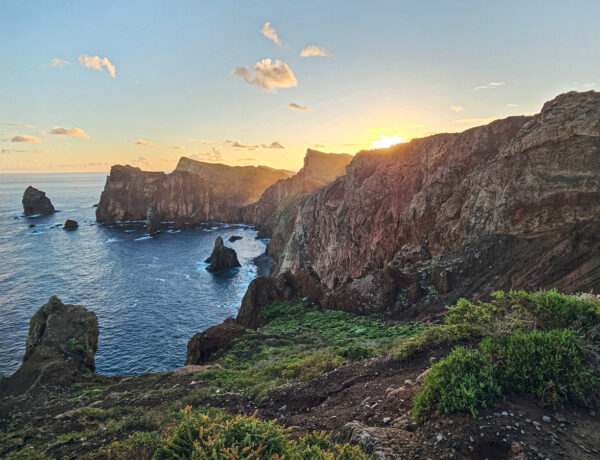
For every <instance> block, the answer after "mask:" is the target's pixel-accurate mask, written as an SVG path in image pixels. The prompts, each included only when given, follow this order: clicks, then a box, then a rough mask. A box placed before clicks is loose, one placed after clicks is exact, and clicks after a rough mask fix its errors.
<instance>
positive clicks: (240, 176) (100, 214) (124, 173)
mask: <svg viewBox="0 0 600 460" xmlns="http://www.w3.org/2000/svg"><path fill="white" fill-rule="evenodd" d="M292 174H293V173H292V172H290V171H284V170H278V169H272V168H268V167H265V166H258V167H255V166H244V167H241V166H236V167H233V166H226V165H220V164H211V163H203V162H200V161H195V160H191V159H189V158H186V157H182V158H181V159H180V160H179V164H178V165H177V168H176V169H175V170H174V171H173V172H172V173H170V174H165V173H162V172H148V171H142V170H141V169H139V168H134V167H132V166H121V165H116V166H113V167H112V168H111V171H110V175H109V176H108V178H107V180H106V185H105V187H104V191H103V192H102V196H101V198H100V202H99V203H98V208H97V209H96V219H97V220H98V221H100V222H113V221H127V220H143V219H146V214H147V211H148V208H149V207H150V206H151V205H152V203H153V201H154V202H155V203H156V210H157V214H158V216H159V217H160V220H162V221H176V222H177V223H178V225H183V224H186V223H189V224H198V223H201V222H208V221H224V220H226V219H227V217H228V215H229V213H230V211H231V209H232V208H234V207H239V206H243V205H246V204H248V203H252V202H254V201H256V200H258V198H259V197H260V195H261V194H262V192H264V190H265V189H266V188H267V187H269V186H270V185H272V184H273V183H275V182H277V181H278V180H280V179H285V178H287V177H289V176H291V175H292Z"/></svg>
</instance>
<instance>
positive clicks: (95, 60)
mask: <svg viewBox="0 0 600 460" xmlns="http://www.w3.org/2000/svg"><path fill="white" fill-rule="evenodd" d="M79 63H80V64H81V65H82V66H83V67H86V68H88V69H93V70H97V71H98V72H103V71H104V70H106V71H107V72H108V74H109V75H110V76H111V77H113V78H116V76H117V69H116V67H115V66H114V64H113V63H112V62H110V61H109V60H108V58H107V57H103V58H101V57H100V56H88V55H87V54H82V55H81V56H79Z"/></svg>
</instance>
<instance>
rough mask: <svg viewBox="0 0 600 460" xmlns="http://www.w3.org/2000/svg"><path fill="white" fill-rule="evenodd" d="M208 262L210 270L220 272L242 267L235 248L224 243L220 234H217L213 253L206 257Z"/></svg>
mask: <svg viewBox="0 0 600 460" xmlns="http://www.w3.org/2000/svg"><path fill="white" fill-rule="evenodd" d="M206 262H209V263H210V265H209V266H208V267H206V269H207V270H208V271H209V272H219V271H222V270H229V269H230V268H234V267H241V265H240V262H239V261H238V258H237V254H236V253H235V250H233V249H231V248H228V247H226V246H225V245H224V244H223V238H221V237H220V236H217V239H216V240H215V246H214V248H213V251H212V254H211V255H210V257H209V258H208V259H206Z"/></svg>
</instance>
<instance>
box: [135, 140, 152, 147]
mask: <svg viewBox="0 0 600 460" xmlns="http://www.w3.org/2000/svg"><path fill="white" fill-rule="evenodd" d="M135 144H136V145H143V146H144V147H149V146H151V145H153V143H152V142H150V141H144V140H142V139H138V140H137V141H135Z"/></svg>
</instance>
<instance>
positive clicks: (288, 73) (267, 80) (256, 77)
mask: <svg viewBox="0 0 600 460" xmlns="http://www.w3.org/2000/svg"><path fill="white" fill-rule="evenodd" d="M232 73H233V74H234V75H237V76H238V77H241V78H243V79H244V80H245V81H246V83H248V84H250V85H254V86H257V87H259V88H260V89H264V90H266V91H271V92H275V90H276V89H277V88H291V87H293V86H298V81H297V80H296V77H295V76H294V73H293V72H292V70H291V69H290V68H289V67H288V65H287V64H286V63H285V62H282V61H280V60H276V61H275V62H272V61H271V59H263V60H262V61H260V62H257V63H256V64H254V68H253V69H252V70H249V69H248V68H246V67H236V68H235V69H234V70H233V71H232Z"/></svg>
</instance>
